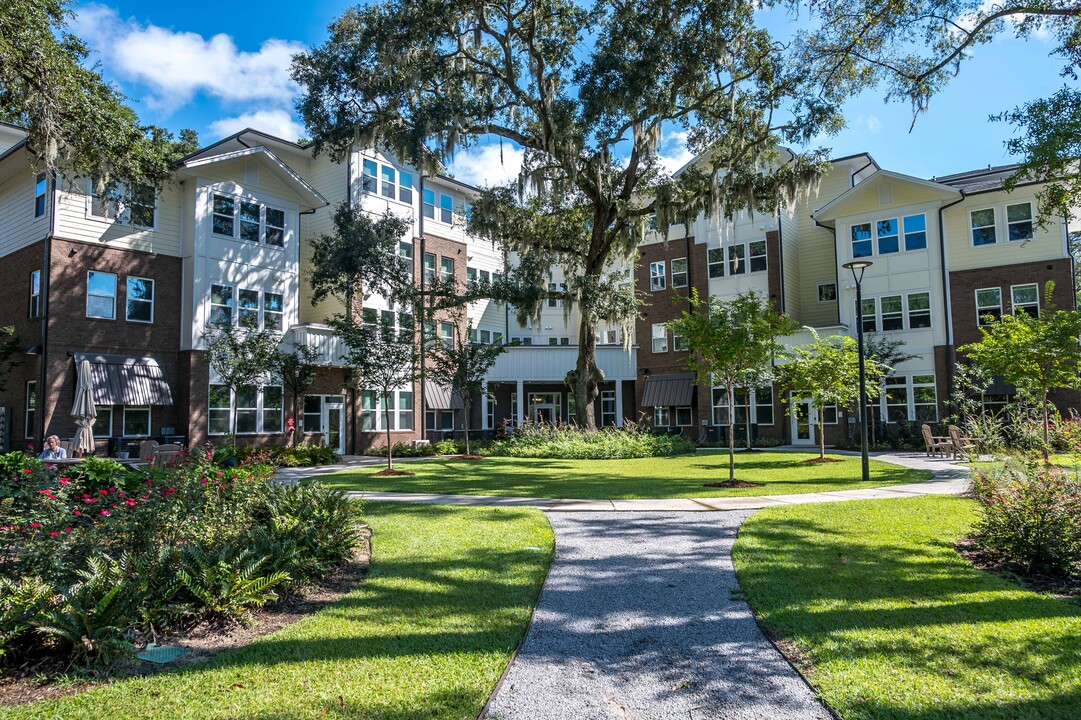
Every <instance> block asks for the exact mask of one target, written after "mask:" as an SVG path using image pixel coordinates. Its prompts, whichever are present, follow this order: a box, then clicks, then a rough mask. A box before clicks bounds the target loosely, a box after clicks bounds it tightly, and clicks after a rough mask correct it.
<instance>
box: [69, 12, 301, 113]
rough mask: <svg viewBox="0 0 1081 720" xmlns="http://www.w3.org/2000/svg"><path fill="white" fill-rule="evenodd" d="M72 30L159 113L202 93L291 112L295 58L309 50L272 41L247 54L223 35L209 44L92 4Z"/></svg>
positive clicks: (295, 44) (214, 37)
mask: <svg viewBox="0 0 1081 720" xmlns="http://www.w3.org/2000/svg"><path fill="white" fill-rule="evenodd" d="M72 25H73V30H74V31H75V33H76V34H78V35H79V36H80V37H82V38H83V39H84V40H87V41H88V42H89V43H90V45H91V46H92V47H94V48H96V49H98V51H99V52H100V55H101V60H102V62H103V64H104V65H105V66H106V67H108V68H109V70H111V71H112V72H113V73H115V74H116V76H118V77H119V78H121V79H122V80H125V81H129V82H134V83H139V84H141V85H144V86H146V87H147V88H148V89H149V91H150V94H149V96H148V97H147V98H146V100H147V103H148V104H149V105H150V106H151V107H154V108H156V109H159V110H163V111H167V112H168V111H172V110H175V109H177V108H178V107H180V106H181V105H183V104H185V103H187V102H188V101H190V100H191V99H192V98H193V97H194V96H195V95H196V94H197V93H204V94H206V95H207V96H210V97H213V98H217V99H219V100H222V101H225V102H245V103H251V102H255V101H262V102H266V103H270V104H272V105H275V106H288V105H289V104H290V102H291V100H292V97H293V95H295V94H296V92H297V86H296V85H295V83H293V81H292V78H290V77H289V69H290V64H291V61H292V56H293V54H295V53H297V52H300V51H302V50H304V49H305V48H304V45H303V44H301V43H299V42H294V41H288V40H279V39H274V38H271V39H269V40H266V41H265V42H263V44H262V45H261V46H260V47H259V50H258V51H256V52H244V51H241V50H239V49H238V48H237V46H236V43H235V42H234V41H233V38H232V37H230V36H229V35H226V34H224V33H221V34H218V35H215V36H213V37H211V38H210V39H206V38H204V37H203V36H202V35H199V34H198V33H193V32H176V31H173V30H170V29H168V28H162V27H158V26H156V25H151V24H147V25H145V26H144V25H141V24H140V23H138V22H137V21H135V20H127V21H124V20H121V19H120V15H119V13H118V12H117V11H116V10H115V9H114V8H111V7H107V6H105V5H99V4H93V3H91V4H88V5H85V6H83V7H82V8H81V9H80V10H79V13H78V15H77V16H76V17H75V19H74V21H73V23H72Z"/></svg>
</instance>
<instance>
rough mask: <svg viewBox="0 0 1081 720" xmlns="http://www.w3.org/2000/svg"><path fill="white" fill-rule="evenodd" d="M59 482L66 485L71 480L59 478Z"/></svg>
mask: <svg viewBox="0 0 1081 720" xmlns="http://www.w3.org/2000/svg"><path fill="white" fill-rule="evenodd" d="M59 482H60V484H61V485H67V484H68V483H70V482H71V478H60V480H59Z"/></svg>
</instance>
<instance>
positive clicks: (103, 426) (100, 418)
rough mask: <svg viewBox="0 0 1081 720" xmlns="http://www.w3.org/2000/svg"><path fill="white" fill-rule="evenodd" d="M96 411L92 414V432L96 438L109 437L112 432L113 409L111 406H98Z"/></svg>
mask: <svg viewBox="0 0 1081 720" xmlns="http://www.w3.org/2000/svg"><path fill="white" fill-rule="evenodd" d="M97 410H98V413H97V415H95V416H94V427H93V428H92V432H93V433H94V437H96V438H105V437H110V436H112V434H113V409H112V408H111V407H98V409H97Z"/></svg>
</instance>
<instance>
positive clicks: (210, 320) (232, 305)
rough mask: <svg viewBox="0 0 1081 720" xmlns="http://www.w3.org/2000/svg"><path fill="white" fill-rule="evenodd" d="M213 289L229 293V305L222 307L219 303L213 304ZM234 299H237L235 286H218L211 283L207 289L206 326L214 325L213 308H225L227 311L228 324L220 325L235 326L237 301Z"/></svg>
mask: <svg viewBox="0 0 1081 720" xmlns="http://www.w3.org/2000/svg"><path fill="white" fill-rule="evenodd" d="M214 288H222V289H224V290H228V291H229V304H228V305H222V304H221V303H215V302H214ZM236 298H237V295H236V286H235V285H220V284H218V283H211V284H210V287H209V288H208V289H207V307H208V308H209V312H208V313H207V318H206V319H207V324H208V325H214V324H215V322H214V308H219V307H220V308H225V309H226V310H228V311H229V322H228V323H220V324H222V325H234V324H236V319H237V300H236Z"/></svg>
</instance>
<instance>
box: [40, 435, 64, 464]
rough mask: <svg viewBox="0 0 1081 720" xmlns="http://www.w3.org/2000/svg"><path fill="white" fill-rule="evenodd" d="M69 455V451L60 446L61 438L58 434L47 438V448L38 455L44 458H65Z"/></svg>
mask: <svg viewBox="0 0 1081 720" xmlns="http://www.w3.org/2000/svg"><path fill="white" fill-rule="evenodd" d="M67 456H68V451H67V450H65V449H64V448H62V447H60V438H59V437H57V436H56V435H50V436H49V437H47V438H45V449H44V450H42V451H41V454H40V455H38V457H39V458H40V459H42V460H64V459H66V458H67Z"/></svg>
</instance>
